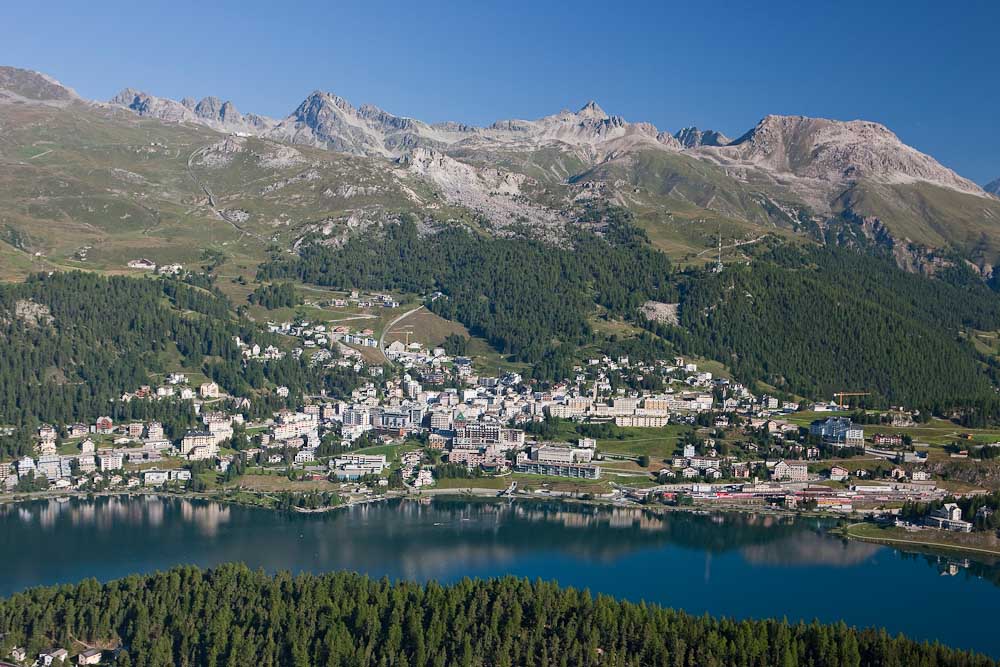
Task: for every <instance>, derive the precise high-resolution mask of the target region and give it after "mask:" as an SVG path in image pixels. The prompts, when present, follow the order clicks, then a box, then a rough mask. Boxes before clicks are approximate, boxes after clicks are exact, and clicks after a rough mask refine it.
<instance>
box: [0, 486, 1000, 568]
mask: <svg viewBox="0 0 1000 667" xmlns="http://www.w3.org/2000/svg"><path fill="white" fill-rule="evenodd" d="M292 493H296V492H292ZM240 494H247V495H250V496H252V497H260V498H263V497H267V496H269V495H270V494H269V493H268V492H263V491H248V490H245V489H240V490H237V491H236V493H234V494H232V495H230V494H226V493H225V492H218V491H215V492H196V491H188V490H184V491H178V492H173V491H165V490H162V489H122V490H105V491H89V492H78V491H67V490H60V491H56V492H53V491H36V492H29V493H20V494H4V495H2V496H0V506H3V505H17V504H21V503H29V502H33V501H37V500H71V499H74V498H76V499H83V500H90V499H96V498H110V497H119V496H126V497H129V498H139V497H158V498H176V499H188V500H200V501H205V502H216V503H220V504H228V505H238V506H242V507H248V508H255V509H261V510H265V511H270V512H282V511H286V512H291V513H294V514H327V513H330V512H336V511H339V510H346V509H350V508H352V507H356V506H360V505H368V504H371V503H376V502H385V501H390V500H404V501H413V502H427V501H430V500H432V499H433V498H435V497H442V498H458V499H461V498H465V499H473V498H474V499H477V500H480V501H485V502H499V501H504V500H506V501H508V502H515V501H518V500H520V501H529V502H546V501H548V502H552V501H555V502H559V503H566V504H569V505H583V506H590V507H607V508H616V507H617V508H622V509H634V510H642V511H645V512H651V513H653V514H657V515H666V514H669V513H672V512H686V513H694V514H712V513H724V514H754V515H765V516H775V517H791V518H794V519H798V520H809V519H817V520H824V521H843V520H845V519H848V518H849V517H845V516H844V515H842V514H834V513H829V512H809V513H806V512H802V511H798V510H788V509H782V508H775V507H764V506H752V507H751V506H740V505H699V504H694V505H685V506H671V505H636V504H626V503H621V502H616V501H615V500H612V499H608V498H596V497H591V498H579V497H574V496H571V495H548V494H545V495H540V494H539V495H535V494H530V495H529V494H518V495H514V496H501V495H498V493H497V491H496V490H495V489H482V488H476V487H469V488H451V489H427V490H425V491H421V492H416V493H412V492H410V493H406V492H400V491H395V490H394V491H389V492H387V493H385V494H381V495H378V496H373V497H368V498H360V499H357V500H353V501H349V502H345V503H342V504H340V505H333V506H328V507H317V508H304V507H294V506H293V507H290V508H288V509H279V508H277V507H273V506H268V505H267V504H265V503H257V502H248V501H247V500H246V499H245V498H241V497H239V496H240ZM850 519H856V517H850ZM869 525H873V524H868V523H865V522H860V521H854V522H853V523H849V524H847V525H844V526H835V527H831V528H829V529H828V530H827V531H826V532H827V534H829V535H831V536H836V537H839V538H841V539H845V540H856V541H859V542H868V543H870V544H880V545H883V546H887V547H889V548H893V549H897V550H899V551H921V552H924V553H926V552H931V553H936V554H938V555H948V554H949V553H950V554H952V555H954V553H955V552H963V553H967V554H971V555H978V556H981V557H994V558H997V559H1000V548H997V549H989V548H983V547H976V546H970V545H964V544H958V543H954V542H929V541H924V540H908V539H900V538H898V537H883V536H878V535H861V534H857V533H856V532H853V531H851V528H854V527H856V526H869ZM907 547H909V549H908V548H907Z"/></svg>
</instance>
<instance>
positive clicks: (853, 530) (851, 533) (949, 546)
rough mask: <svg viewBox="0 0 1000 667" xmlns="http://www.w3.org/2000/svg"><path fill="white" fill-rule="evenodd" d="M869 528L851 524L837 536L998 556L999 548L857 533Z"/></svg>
mask: <svg viewBox="0 0 1000 667" xmlns="http://www.w3.org/2000/svg"><path fill="white" fill-rule="evenodd" d="M869 526H871V524H868V523H852V524H850V525H849V526H846V527H845V528H843V529H842V530H841V531H838V534H840V535H843V536H844V537H846V538H848V539H852V540H858V541H861V542H870V543H873V544H886V545H888V546H895V545H906V546H914V547H924V548H928V549H933V550H941V549H945V550H948V551H967V552H970V553H977V554H986V555H990V556H1000V548H997V549H988V548H983V547H976V546H971V545H966V544H961V543H958V542H931V541H927V540H920V539H913V540H910V539H901V538H899V537H885V536H882V535H865V534H862V533H859V532H858V531H857V528H859V527H869ZM877 530H882V529H877ZM943 536H944V537H947V533H945V534H944V535H943Z"/></svg>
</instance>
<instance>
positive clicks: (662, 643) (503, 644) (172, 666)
mask: <svg viewBox="0 0 1000 667" xmlns="http://www.w3.org/2000/svg"><path fill="white" fill-rule="evenodd" d="M0 637H3V640H2V642H3V644H4V645H5V647H9V646H10V645H13V644H18V645H22V646H27V647H28V649H29V652H34V653H36V654H37V652H38V651H40V650H44V649H46V648H49V647H51V646H53V645H62V646H67V647H69V646H74V642H77V640H78V641H79V642H85V643H87V644H96V645H101V646H103V647H106V648H108V649H115V648H119V649H120V651H119V652H118V655H117V660H116V663H115V664H116V665H119V666H121V665H127V666H132V667H188V666H195V665H197V666H200V667H221V666H223V665H259V666H260V667H278V666H282V667H319V666H327V665H329V666H334V665H338V666H339V665H345V666H346V665H379V666H384V667H399V666H407V667H419V666H423V665H430V666H435V667H446V666H447V667H451V666H453V665H455V666H468V667H485V666H496V667H513V666H524V667H531V666H534V667H545V666H548V665H559V666H566V667H569V666H580V667H584V666H588V665H594V666H597V665H613V666H622V667H624V666H636V667H639V666H648V665H669V666H672V667H722V666H724V665H725V666H729V665H733V666H736V665H738V666H741V667H799V666H803V665H808V666H811V667H834V666H836V667H852V666H860V665H866V666H872V667H939V666H940V667H944V666H946V665H947V666H954V667H988V666H991V665H995V664H996V663H995V662H994V661H992V660H991V659H989V658H987V657H985V656H980V655H975V654H971V653H967V652H961V651H955V650H952V649H948V648H944V647H942V646H939V645H930V644H926V643H917V642H914V641H911V640H908V639H905V638H902V637H891V636H889V635H887V634H886V633H885V631H879V630H856V629H853V628H849V627H848V626H846V625H844V624H843V623H840V624H837V625H820V624H817V623H810V624H789V623H787V622H784V621H777V620H766V621H736V620H729V619H715V618H711V617H708V616H702V617H694V616H691V615H688V614H685V613H683V612H679V611H674V610H670V609H664V608H661V607H657V606H653V605H645V604H633V603H629V602H619V601H616V600H614V599H613V598H610V597H607V596H597V597H594V596H592V595H590V594H589V593H588V592H585V591H578V590H574V589H570V588H560V587H558V586H557V585H555V584H552V583H542V582H535V583H531V582H529V581H527V580H524V579H515V578H512V577H506V578H503V579H493V580H477V581H473V580H469V579H463V580H462V581H459V582H457V583H455V584H452V585H449V586H442V585H440V584H437V583H434V582H431V583H428V584H426V585H422V584H416V583H407V582H396V583H392V582H389V581H388V580H386V579H381V580H373V579H370V578H367V577H364V576H362V575H358V574H349V573H338V574H326V575H322V576H314V575H300V576H296V577H293V576H291V575H290V574H287V573H282V574H278V575H276V576H273V577H272V576H268V575H266V574H264V573H262V572H259V571H257V572H255V571H251V570H250V569H248V568H247V567H246V566H243V565H224V566H221V567H219V568H217V569H213V570H200V569H197V568H194V567H185V568H176V569H173V570H170V571H168V572H165V573H158V574H154V575H149V576H138V575H136V576H130V577H127V578H125V579H122V580H119V581H115V582H111V583H109V584H105V585H101V584H99V583H98V582H96V581H94V580H88V581H84V582H82V583H80V584H76V585H71V586H57V587H49V588H36V589H32V590H29V591H27V592H24V593H19V594H16V595H14V596H12V597H11V598H9V599H7V600H4V601H2V602H0ZM80 645H81V644H79V643H77V644H76V646H77V647H79V646H80ZM109 653H110V651H109Z"/></svg>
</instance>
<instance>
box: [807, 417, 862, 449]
mask: <svg viewBox="0 0 1000 667" xmlns="http://www.w3.org/2000/svg"><path fill="white" fill-rule="evenodd" d="M809 433H810V434H811V435H814V436H818V437H820V438H822V439H823V442H825V443H827V444H829V445H834V446H837V447H864V446H865V431H864V429H863V428H862V427H860V426H857V425H855V424H854V423H853V422H851V420H850V419H848V418H847V417H830V418H829V419H817V420H816V421H814V422H813V423H812V424H810V425H809Z"/></svg>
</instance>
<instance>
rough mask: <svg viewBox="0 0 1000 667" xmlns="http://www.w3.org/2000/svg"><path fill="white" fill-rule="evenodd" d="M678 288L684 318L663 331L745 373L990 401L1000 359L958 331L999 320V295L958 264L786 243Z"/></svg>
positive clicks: (687, 279)
mask: <svg viewBox="0 0 1000 667" xmlns="http://www.w3.org/2000/svg"><path fill="white" fill-rule="evenodd" d="M678 288H679V290H680V293H681V297H680V304H681V305H680V327H661V328H660V329H659V332H660V333H662V334H663V335H664V337H666V338H668V339H671V340H673V341H674V343H675V344H676V345H677V346H678V348H680V349H681V350H686V351H690V352H694V353H697V354H702V355H705V356H708V357H711V358H714V359H718V360H720V361H722V362H724V363H726V364H727V365H728V366H729V367H730V368H731V369H732V370H733V371H734V373H735V374H736V375H737V376H738V377H740V378H742V379H744V380H748V381H749V380H754V379H759V380H763V381H765V382H767V383H768V384H770V385H773V386H775V387H777V388H778V389H780V390H786V391H791V392H795V393H797V394H801V395H805V396H813V397H828V396H830V395H832V394H833V392H835V391H842V390H843V389H844V388H853V389H855V390H861V391H869V392H872V398H871V399H870V401H871V402H873V403H875V404H880V405H891V404H905V405H909V406H913V407H919V408H926V409H931V410H932V411H935V412H938V413H945V412H947V411H949V410H951V409H952V408H968V407H970V406H971V407H975V406H978V407H980V408H984V409H988V410H993V408H992V404H993V403H994V401H993V399H992V397H993V396H994V392H993V389H992V386H991V384H992V382H994V381H995V378H996V370H997V367H996V362H995V361H994V360H992V359H989V358H986V357H984V356H981V355H980V354H979V353H977V351H976V350H975V349H974V348H973V346H972V345H971V343H969V342H967V341H966V340H965V339H963V338H962V337H961V336H960V332H962V331H968V330H976V329H978V330H996V329H998V328H1000V299H998V298H997V294H996V293H995V292H993V291H991V290H990V289H989V288H987V287H986V286H985V285H983V284H982V283H981V282H979V281H978V280H964V279H963V276H962V274H961V273H956V275H954V276H951V277H949V276H943V277H942V278H940V279H929V278H925V277H922V276H919V275H914V274H909V273H905V272H903V271H901V270H899V269H897V268H896V267H895V266H894V265H892V264H891V263H890V262H888V261H886V260H883V259H880V258H877V257H873V256H871V255H866V254H862V253H859V252H855V251H852V250H849V249H823V248H790V247H780V248H777V249H775V250H773V251H771V252H769V253H767V254H765V255H763V256H761V257H759V258H756V259H755V261H753V262H752V263H751V264H750V265H749V266H730V267H727V268H726V270H725V271H723V272H722V273H710V272H696V273H691V274H688V275H685V276H683V277H682V278H681V279H680V280H679V281H678Z"/></svg>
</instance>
